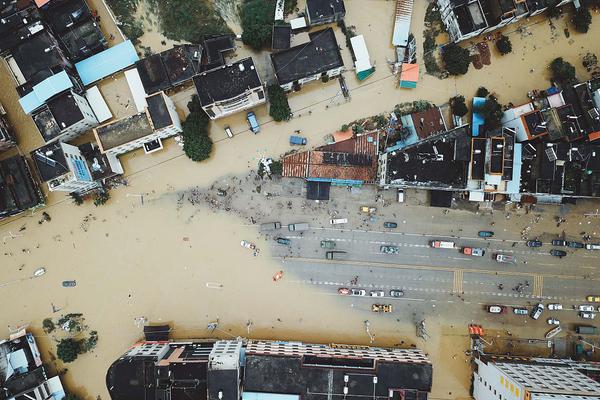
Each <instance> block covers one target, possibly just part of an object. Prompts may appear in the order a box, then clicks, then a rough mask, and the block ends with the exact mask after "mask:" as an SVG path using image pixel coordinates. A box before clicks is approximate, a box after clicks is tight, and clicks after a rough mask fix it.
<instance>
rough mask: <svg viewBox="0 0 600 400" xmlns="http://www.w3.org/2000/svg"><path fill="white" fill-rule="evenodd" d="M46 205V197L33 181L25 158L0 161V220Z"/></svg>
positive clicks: (18, 157) (19, 157) (16, 157)
mask: <svg viewBox="0 0 600 400" xmlns="http://www.w3.org/2000/svg"><path fill="white" fill-rule="evenodd" d="M42 204H44V197H43V196H42V193H41V192H40V189H39V187H38V185H37V183H36V182H35V181H34V180H33V178H32V176H31V172H30V170H29V166H28V165H27V161H26V160H25V157H22V156H14V157H11V158H8V159H6V160H2V161H0V218H4V217H9V216H11V215H15V214H18V213H20V212H23V211H25V210H28V209H30V208H35V207H37V206H39V205H42Z"/></svg>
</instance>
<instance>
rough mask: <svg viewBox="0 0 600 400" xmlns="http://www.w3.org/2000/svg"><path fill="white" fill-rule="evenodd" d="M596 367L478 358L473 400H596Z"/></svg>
mask: <svg viewBox="0 0 600 400" xmlns="http://www.w3.org/2000/svg"><path fill="white" fill-rule="evenodd" d="M599 379H600V369H599V368H598V366H597V365H594V364H586V363H578V362H575V361H571V360H559V359H546V358H509V357H491V356H481V357H480V358H478V359H476V360H475V371H474V373H473V397H474V398H475V400H569V399H579V400H584V399H590V400H591V399H598V397H599V395H600V382H599Z"/></svg>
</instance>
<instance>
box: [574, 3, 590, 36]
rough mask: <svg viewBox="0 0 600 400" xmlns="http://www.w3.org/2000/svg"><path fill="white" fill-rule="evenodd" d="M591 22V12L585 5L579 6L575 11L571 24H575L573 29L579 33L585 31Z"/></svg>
mask: <svg viewBox="0 0 600 400" xmlns="http://www.w3.org/2000/svg"><path fill="white" fill-rule="evenodd" d="M591 23H592V14H590V10H588V8H587V7H585V6H581V7H579V10H577V11H576V12H575V17H573V25H575V30H576V31H577V32H580V33H587V31H588V30H589V29H590V24H591Z"/></svg>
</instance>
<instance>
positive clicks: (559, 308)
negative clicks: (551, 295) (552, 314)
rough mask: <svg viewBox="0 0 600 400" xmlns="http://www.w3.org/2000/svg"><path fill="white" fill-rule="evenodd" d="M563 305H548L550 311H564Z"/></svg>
mask: <svg viewBox="0 0 600 400" xmlns="http://www.w3.org/2000/svg"><path fill="white" fill-rule="evenodd" d="M562 309H563V308H562V304H558V303H554V304H548V310H562Z"/></svg>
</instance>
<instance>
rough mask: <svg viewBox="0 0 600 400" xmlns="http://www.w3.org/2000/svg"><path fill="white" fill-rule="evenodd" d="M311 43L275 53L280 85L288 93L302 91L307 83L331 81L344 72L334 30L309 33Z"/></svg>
mask: <svg viewBox="0 0 600 400" xmlns="http://www.w3.org/2000/svg"><path fill="white" fill-rule="evenodd" d="M308 36H309V38H310V41H309V42H307V43H304V44H301V45H298V46H294V47H291V48H289V49H287V50H282V51H279V52H277V53H272V54H271V63H272V64H273V70H274V71H275V76H276V77H277V82H278V83H279V86H281V87H282V88H283V89H284V90H286V91H289V90H294V91H297V90H300V88H301V87H302V85H303V84H305V83H308V82H312V81H315V80H318V79H330V78H333V77H335V76H338V75H340V74H341V73H342V71H343V70H344V61H343V59H342V55H341V54H340V49H339V46H338V43H337V40H336V38H335V33H334V32H333V29H331V28H327V29H323V30H320V31H316V32H311V33H309V35H308Z"/></svg>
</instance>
